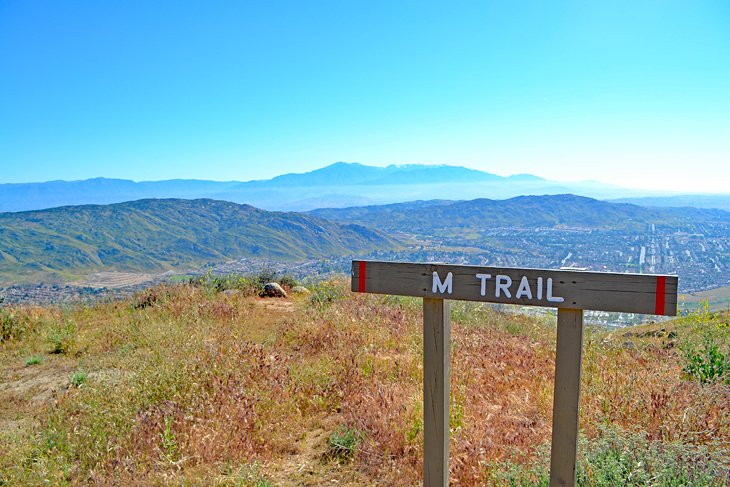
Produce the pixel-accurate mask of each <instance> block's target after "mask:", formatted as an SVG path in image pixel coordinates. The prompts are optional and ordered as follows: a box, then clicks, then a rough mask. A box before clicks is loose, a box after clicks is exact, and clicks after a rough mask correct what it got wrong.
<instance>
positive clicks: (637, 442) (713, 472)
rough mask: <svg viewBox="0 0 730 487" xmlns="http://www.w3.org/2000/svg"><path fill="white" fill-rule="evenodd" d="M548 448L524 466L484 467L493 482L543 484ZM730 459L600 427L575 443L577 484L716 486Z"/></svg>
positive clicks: (546, 479)
mask: <svg viewBox="0 0 730 487" xmlns="http://www.w3.org/2000/svg"><path fill="white" fill-rule="evenodd" d="M549 461H550V450H549V445H544V446H543V447H542V448H541V449H540V450H539V452H538V455H537V459H536V460H535V461H534V462H532V463H529V464H524V465H523V464H516V463H513V462H504V463H499V464H492V465H489V466H488V470H487V479H488V480H489V481H490V482H491V483H494V484H497V485H514V486H548V485H549V483H550V473H549V468H550V467H549ZM729 461H730V458H728V457H725V458H721V457H720V456H718V455H713V454H712V453H711V450H710V449H709V448H708V447H707V446H704V445H692V444H684V443H680V442H669V443H662V442H660V441H651V440H649V439H648V438H647V436H646V434H645V433H638V432H630V431H626V430H623V429H621V428H618V427H615V426H603V427H601V428H600V432H599V435H598V436H597V437H596V438H594V439H591V440H588V439H586V438H584V437H582V438H581V440H580V442H579V455H578V469H577V480H578V485H579V486H586V487H588V486H590V487H612V486H616V485H621V486H644V485H657V486H668V487H671V486H721V485H726V482H727V481H729V480H730V478H728V475H729V472H730V470H728V469H729V468H730V464H728V462H729Z"/></svg>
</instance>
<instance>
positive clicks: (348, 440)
mask: <svg viewBox="0 0 730 487" xmlns="http://www.w3.org/2000/svg"><path fill="white" fill-rule="evenodd" d="M361 441H362V434H361V433H360V432H359V431H358V430H357V429H355V428H354V427H353V428H351V427H349V426H347V425H342V426H340V427H339V428H338V429H337V431H335V432H334V433H332V434H331V435H330V437H329V440H328V446H329V448H328V450H327V454H328V456H329V457H330V458H336V459H337V460H338V461H340V462H346V461H349V460H352V459H353V458H354V457H355V451H356V450H357V445H358V444H359V443H360V442H361Z"/></svg>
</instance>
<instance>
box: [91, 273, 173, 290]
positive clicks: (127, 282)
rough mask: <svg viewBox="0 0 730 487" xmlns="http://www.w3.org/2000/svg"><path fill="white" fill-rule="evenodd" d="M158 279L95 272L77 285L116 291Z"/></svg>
mask: <svg viewBox="0 0 730 487" xmlns="http://www.w3.org/2000/svg"><path fill="white" fill-rule="evenodd" d="M157 277H159V275H157V274H144V273H135V272H97V273H94V274H92V275H91V276H89V277H87V278H86V279H85V280H83V281H81V282H80V283H77V285H79V286H86V287H93V288H104V287H105V288H108V289H118V288H123V287H129V286H137V285H139V284H143V283H145V282H149V281H152V280H154V279H156V278H157Z"/></svg>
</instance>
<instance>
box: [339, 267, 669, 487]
mask: <svg viewBox="0 0 730 487" xmlns="http://www.w3.org/2000/svg"><path fill="white" fill-rule="evenodd" d="M677 284H678V280H677V276H659V275H648V274H617V273H610V272H584V271H567V270H559V271H553V270H543V269H516V268H509V267H476V266H462V265H448V264H413V263H408V262H373V261H364V260H356V261H353V262H352V290H353V291H354V292H358V293H377V294H396V295H401V296H417V297H422V298H424V299H423V404H424V414H423V415H424V421H423V423H424V433H423V439H424V448H423V450H424V451H423V455H424V459H423V485H424V486H427V487H435V486H438V487H447V486H448V478H449V464H448V458H449V361H450V355H449V354H450V348H451V346H450V335H451V325H450V319H449V300H452V299H458V300H465V301H483V302H490V303H505V304H517V305H523V306H545V307H551V308H558V326H557V328H558V330H557V331H558V334H557V344H556V357H555V385H554V399H553V432H552V447H551V450H550V485H551V487H552V486H563V485H575V484H576V458H577V457H576V454H577V444H578V415H579V404H580V375H581V358H582V353H583V310H586V309H590V310H596V311H618V312H624V313H644V314H654V315H666V316H675V315H676V314H677Z"/></svg>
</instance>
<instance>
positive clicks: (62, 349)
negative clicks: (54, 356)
mask: <svg viewBox="0 0 730 487" xmlns="http://www.w3.org/2000/svg"><path fill="white" fill-rule="evenodd" d="M47 338H48V341H49V342H50V344H51V350H50V351H51V353H58V354H64V353H68V352H69V351H70V350H71V349H72V348H73V346H74V345H75V344H76V323H74V322H73V321H70V320H64V321H63V323H55V324H52V325H50V327H49V329H48V334H47Z"/></svg>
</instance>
